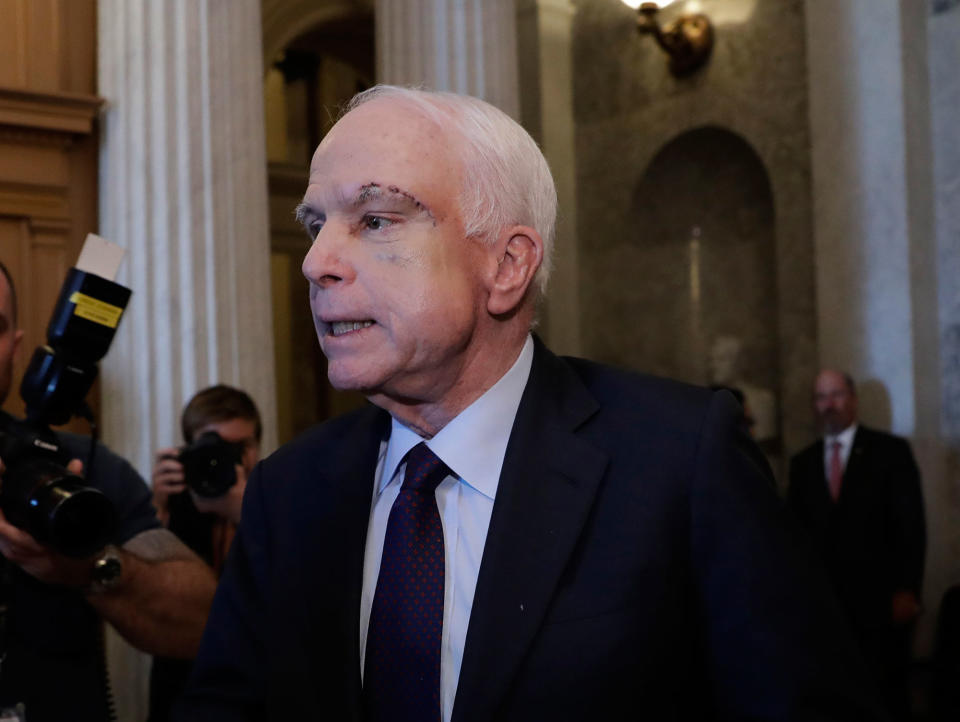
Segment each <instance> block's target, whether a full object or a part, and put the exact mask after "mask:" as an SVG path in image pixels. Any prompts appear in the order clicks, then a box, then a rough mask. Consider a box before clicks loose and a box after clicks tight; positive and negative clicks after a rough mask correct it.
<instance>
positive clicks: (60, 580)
mask: <svg viewBox="0 0 960 722" xmlns="http://www.w3.org/2000/svg"><path fill="white" fill-rule="evenodd" d="M3 470H4V467H3V461H2V460H0V478H2V475H3ZM67 470H68V471H69V472H70V473H71V474H76V475H77V476H79V475H80V474H81V473H82V472H83V463H82V462H81V461H80V460H78V459H74V460H73V461H71V462H70V463H69V464H67ZM0 554H3V556H4V557H6V558H7V559H8V560H9V561H11V562H13V563H14V564H16V565H17V566H18V567H20V568H21V569H23V571H25V572H26V573H27V574H29V575H30V576H32V577H35V578H36V579H38V580H39V581H41V582H43V583H44V584H56V585H60V586H65V587H73V588H76V589H79V588H81V587H83V586H84V585H86V584H87V583H88V582H89V581H90V570H91V569H92V567H93V562H92V560H91V559H72V558H71V557H67V556H64V555H63V554H60V553H59V552H56V551H54V550H53V549H51V548H50V547H48V546H45V545H43V544H40V543H39V542H38V541H37V540H36V539H34V538H33V537H32V536H31V535H30V534H28V533H27V532H25V531H24V530H23V529H19V528H18V527H15V526H14V525H13V524H11V523H10V522H9V521H7V518H6V517H5V516H4V515H3V512H2V511H0Z"/></svg>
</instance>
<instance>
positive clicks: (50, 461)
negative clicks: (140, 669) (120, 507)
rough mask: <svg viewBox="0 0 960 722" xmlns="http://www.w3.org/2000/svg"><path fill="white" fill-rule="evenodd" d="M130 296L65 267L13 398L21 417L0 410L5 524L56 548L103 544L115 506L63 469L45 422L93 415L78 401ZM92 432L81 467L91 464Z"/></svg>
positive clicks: (78, 551) (83, 550) (80, 551)
mask: <svg viewBox="0 0 960 722" xmlns="http://www.w3.org/2000/svg"><path fill="white" fill-rule="evenodd" d="M129 300H130V289H128V288H125V287H123V286H121V285H120V284H118V283H114V282H113V281H111V280H108V279H106V278H102V277H101V276H98V275H96V274H94V273H90V272H87V271H81V270H79V269H77V268H71V269H70V270H69V271H68V273H67V277H66V280H64V283H63V286H62V287H61V289H60V297H59V298H58V299H57V305H56V306H55V307H54V310H53V315H52V316H51V318H50V323H49V324H48V326H47V344H46V345H44V346H40V347H38V348H37V349H36V351H34V354H33V357H32V358H31V359H30V364H29V365H28V366H27V369H26V371H25V372H24V375H23V382H22V383H21V385H20V396H21V398H22V399H23V400H24V402H25V404H26V411H27V413H26V416H27V419H26V421H17V420H16V419H14V418H13V417H11V416H9V415H7V414H0V458H2V459H3V463H4V465H5V466H6V471H4V473H3V486H2V488H0V509H3V513H4V515H5V516H6V517H7V518H8V519H9V521H10V523H11V524H13V525H14V526H17V527H19V528H21V529H24V530H26V531H27V532H29V533H30V534H31V536H33V537H34V538H35V539H36V540H37V541H38V542H41V543H42V544H48V545H50V546H51V547H53V548H54V549H56V550H57V551H59V552H60V553H62V554H65V555H67V556H71V557H86V556H89V555H91V554H93V553H94V552H96V551H98V550H99V549H101V548H102V547H103V546H104V545H106V544H107V543H108V542H109V540H110V539H111V538H112V536H113V534H114V530H115V528H116V511H115V510H114V508H113V505H112V504H111V503H110V500H109V499H107V497H106V496H104V495H103V494H102V493H101V492H100V491H98V490H97V489H93V488H90V487H87V486H85V485H84V484H83V481H82V480H81V479H80V478H79V477H77V476H74V475H73V474H71V473H70V472H68V471H67V469H66V466H65V465H66V464H67V463H68V462H69V458H67V455H66V453H65V452H64V451H63V450H62V449H61V444H60V440H59V438H58V437H57V435H56V434H55V433H54V432H53V431H52V430H51V429H50V426H51V425H60V424H65V423H67V422H68V421H69V420H70V419H71V418H72V417H73V416H84V417H86V418H87V419H88V420H90V421H91V425H92V421H93V415H92V414H91V413H90V409H89V407H88V406H87V404H86V401H85V400H84V399H85V397H86V395H87V392H88V391H89V390H90V387H91V386H92V385H93V382H94V380H95V379H96V377H97V362H98V361H100V359H101V358H103V356H104V355H105V354H106V353H107V350H108V349H109V348H110V343H111V342H112V340H113V337H114V334H115V333H116V329H117V325H118V324H119V322H120V318H121V316H122V315H123V311H124V309H125V308H126V306H127V303H128V301H129ZM95 448H96V438H95V436H94V437H93V438H91V443H90V454H89V455H88V457H87V464H86V466H87V468H86V473H87V474H89V473H90V470H91V468H92V466H93V463H94V453H93V452H94V449H95Z"/></svg>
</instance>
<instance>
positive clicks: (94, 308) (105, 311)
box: [70, 291, 123, 328]
mask: <svg viewBox="0 0 960 722" xmlns="http://www.w3.org/2000/svg"><path fill="white" fill-rule="evenodd" d="M70 303H75V304H76V305H77V307H76V308H75V309H74V311H73V315H74V316H79V317H80V318H85V319H87V320H88V321H93V322H94V323H99V324H100V325H101V326H106V327H108V328H116V327H117V324H118V323H120V316H122V315H123V309H122V308H120V307H119V306H114V305H113V304H112V303H106V302H105V301H99V300H97V299H96V298H93V296H88V295H86V294H85V293H80V291H74V292H73V295H71V296H70Z"/></svg>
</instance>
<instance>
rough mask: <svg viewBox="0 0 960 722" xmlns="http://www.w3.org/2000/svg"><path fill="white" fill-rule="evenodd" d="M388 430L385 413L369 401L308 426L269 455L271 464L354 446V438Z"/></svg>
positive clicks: (387, 420) (361, 437)
mask: <svg viewBox="0 0 960 722" xmlns="http://www.w3.org/2000/svg"><path fill="white" fill-rule="evenodd" d="M385 419H386V420H385ZM386 429H389V416H387V415H386V412H384V411H382V410H381V409H378V408H377V407H375V406H373V405H372V404H370V405H366V406H364V407H363V408H360V409H357V410H355V411H350V412H348V413H346V414H343V415H342V416H337V417H336V418H333V419H330V420H328V421H324V422H322V423H320V424H317V425H316V426H311V427H310V428H309V429H307V430H306V431H304V432H303V433H302V434H300V435H299V436H297V437H296V438H295V439H293V440H292V441H289V442H288V443H286V444H284V445H283V446H281V447H280V448H279V449H277V450H276V451H274V452H273V453H272V454H271V455H270V456H269V457H268V459H269V461H270V463H271V465H273V464H284V463H286V462H296V461H298V460H300V459H302V458H303V457H304V456H305V455H310V456H314V455H317V454H323V453H326V450H328V449H339V448H345V447H346V446H347V445H354V444H356V443H357V440H358V439H363V438H369V435H370V434H374V433H381V432H385V431H386Z"/></svg>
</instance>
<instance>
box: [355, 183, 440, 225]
mask: <svg viewBox="0 0 960 722" xmlns="http://www.w3.org/2000/svg"><path fill="white" fill-rule="evenodd" d="M390 197H393V198H396V199H399V200H403V201H406V202H408V203H411V204H413V206H414V208H416V209H417V211H419V212H421V213H426V214H427V216H429V217H430V219H431V220H436V219H434V217H433V211H431V210H430V207H429V206H428V205H427V204H426V203H423V202H422V201H420V200H419V199H418V198H417V197H416V196H415V195H413V193H410V192H409V191H405V190H403V189H402V188H400V187H399V186H393V185H391V186H387V187H386V188H384V187H383V186H381V185H380V184H379V183H367V184H365V185H362V186H360V190H359V191H358V192H357V195H356V197H355V198H354V199H353V201H352V202H351V204H350V205H352V206H353V207H354V208H356V207H359V206H362V205H363V204H364V203H368V202H370V201H373V200H379V199H381V198H390Z"/></svg>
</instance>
